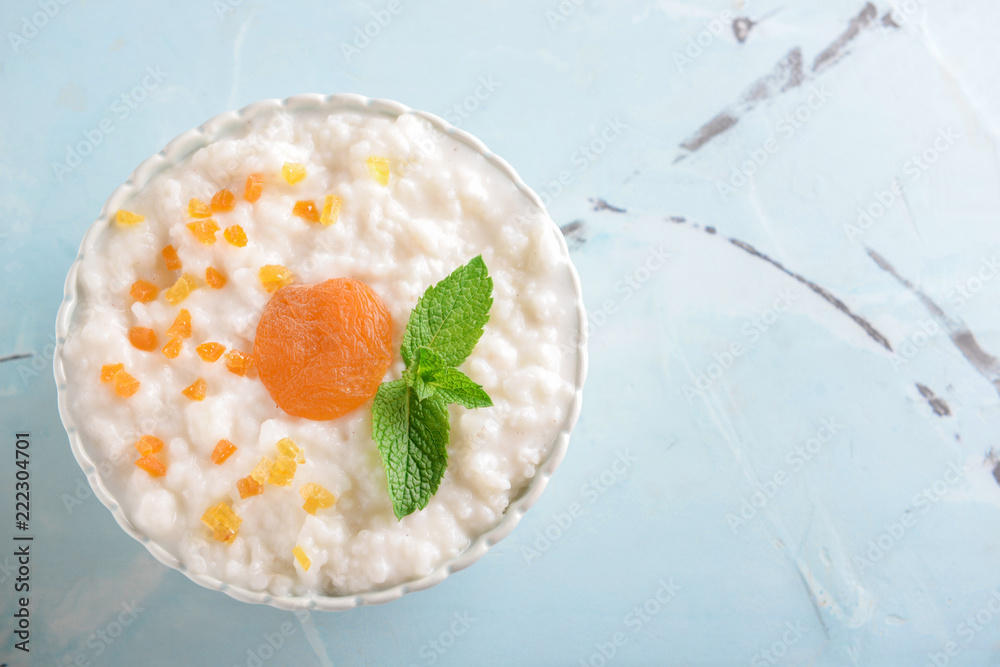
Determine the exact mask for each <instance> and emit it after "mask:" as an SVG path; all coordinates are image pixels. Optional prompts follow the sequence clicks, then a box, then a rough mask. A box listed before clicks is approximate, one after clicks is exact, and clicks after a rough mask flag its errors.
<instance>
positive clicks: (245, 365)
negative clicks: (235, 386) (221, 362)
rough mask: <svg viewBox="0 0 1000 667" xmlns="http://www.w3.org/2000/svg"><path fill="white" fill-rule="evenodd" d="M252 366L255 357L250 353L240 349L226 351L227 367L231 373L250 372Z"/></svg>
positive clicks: (244, 373)
mask: <svg viewBox="0 0 1000 667" xmlns="http://www.w3.org/2000/svg"><path fill="white" fill-rule="evenodd" d="M251 366H253V357H252V356H250V355H249V354H244V353H243V352H240V351H239V350H229V352H226V368H227V369H229V372H230V373H235V374H236V375H246V374H247V373H249V372H250V367H251Z"/></svg>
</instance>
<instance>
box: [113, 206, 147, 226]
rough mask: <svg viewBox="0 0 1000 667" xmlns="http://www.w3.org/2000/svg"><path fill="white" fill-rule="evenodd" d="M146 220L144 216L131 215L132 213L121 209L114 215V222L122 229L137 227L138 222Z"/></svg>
mask: <svg viewBox="0 0 1000 667" xmlns="http://www.w3.org/2000/svg"><path fill="white" fill-rule="evenodd" d="M145 219H146V216H144V215H140V214H139V213H133V212H132V211H126V210H125V209H123V208H120V209H118V212H117V213H115V222H117V223H118V224H119V225H122V226H123V227H131V226H132V225H138V224H139V223H140V222H142V221H143V220H145Z"/></svg>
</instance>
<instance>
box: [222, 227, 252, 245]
mask: <svg viewBox="0 0 1000 667" xmlns="http://www.w3.org/2000/svg"><path fill="white" fill-rule="evenodd" d="M222 238H224V239H226V240H227V241H229V244H230V245H234V246H236V247H237V248H242V247H244V246H245V245H246V244H247V234H246V232H244V231H243V228H242V227H240V226H239V225H231V226H229V227H226V229H225V231H224V232H222Z"/></svg>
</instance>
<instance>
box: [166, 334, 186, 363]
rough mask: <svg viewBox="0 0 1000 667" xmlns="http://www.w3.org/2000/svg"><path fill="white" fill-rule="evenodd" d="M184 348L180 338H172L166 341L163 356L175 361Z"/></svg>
mask: <svg viewBox="0 0 1000 667" xmlns="http://www.w3.org/2000/svg"><path fill="white" fill-rule="evenodd" d="M183 347H184V341H182V340H181V339H180V338H177V337H174V338H171V339H170V340H168V341H167V344H166V345H164V346H163V356H165V357H166V358H167V359H176V358H177V356H178V355H179V354H180V353H181V348H183Z"/></svg>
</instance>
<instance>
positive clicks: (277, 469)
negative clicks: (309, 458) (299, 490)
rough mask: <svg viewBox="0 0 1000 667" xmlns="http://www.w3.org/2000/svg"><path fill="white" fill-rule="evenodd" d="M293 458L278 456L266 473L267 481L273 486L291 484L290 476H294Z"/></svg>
mask: <svg viewBox="0 0 1000 667" xmlns="http://www.w3.org/2000/svg"><path fill="white" fill-rule="evenodd" d="M295 468H296V466H295V459H293V458H291V457H289V456H279V457H278V460H277V461H275V462H274V465H273V466H271V472H269V473H268V475H267V483H268V484H273V485H274V486H291V484H292V478H293V477H295Z"/></svg>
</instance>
